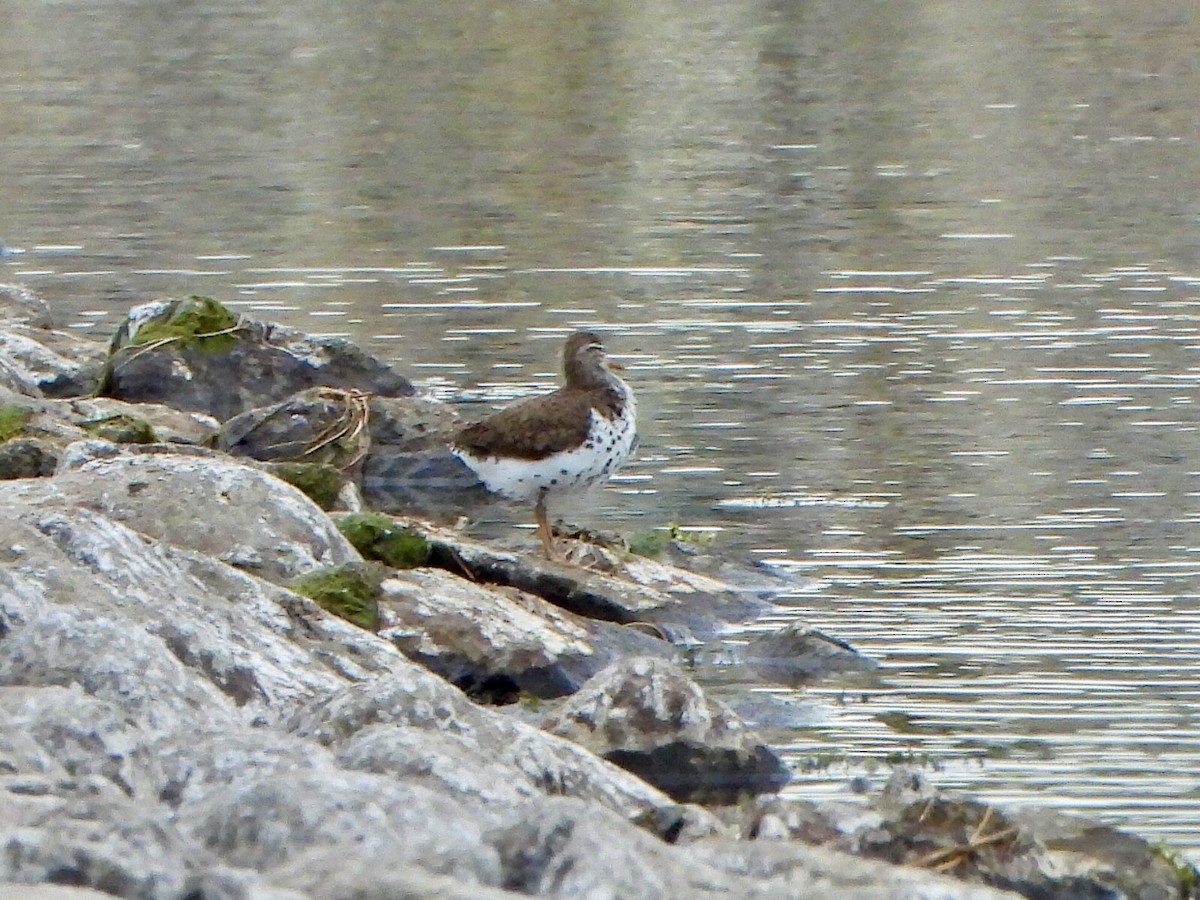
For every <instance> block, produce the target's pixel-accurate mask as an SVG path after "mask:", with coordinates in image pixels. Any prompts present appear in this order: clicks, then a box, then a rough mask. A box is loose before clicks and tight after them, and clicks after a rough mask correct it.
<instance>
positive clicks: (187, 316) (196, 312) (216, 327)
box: [130, 296, 238, 353]
mask: <svg viewBox="0 0 1200 900" xmlns="http://www.w3.org/2000/svg"><path fill="white" fill-rule="evenodd" d="M237 323H238V320H237V316H235V315H234V314H233V313H231V312H230V311H229V310H228V309H226V308H225V307H224V306H222V305H221V304H220V303H218V302H217V301H216V300H214V299H212V298H211V297H197V296H191V297H188V298H187V299H186V300H183V301H182V302H180V303H179V304H178V305H177V306H176V307H175V309H174V310H173V311H172V312H171V314H170V315H169V316H168V317H167V318H165V319H159V320H158V321H155V322H148V323H146V324H145V325H143V326H142V327H141V328H139V329H138V330H137V332H136V333H135V334H134V336H133V338H132V340H131V341H130V344H131V345H132V346H142V345H145V344H154V343H157V342H159V341H170V342H171V344H172V346H175V347H192V346H195V347H199V348H200V349H202V350H207V351H208V352H210V353H225V352H227V351H229V350H231V349H233V347H234V346H235V345H236V344H237V340H238V338H237V335H236V334H232V333H221V332H228V331H229V329H231V328H234V327H236V326H237Z"/></svg>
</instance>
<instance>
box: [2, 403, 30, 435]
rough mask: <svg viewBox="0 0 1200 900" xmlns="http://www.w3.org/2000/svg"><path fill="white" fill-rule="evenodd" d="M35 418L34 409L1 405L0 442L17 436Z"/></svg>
mask: <svg viewBox="0 0 1200 900" xmlns="http://www.w3.org/2000/svg"><path fill="white" fill-rule="evenodd" d="M31 418H33V410H31V409H26V408H25V407H24V406H13V405H10V404H5V405H3V406H0V443H3V442H4V441H7V440H9V439H11V438H15V437H16V436H17V435H19V434H20V433H21V432H22V431H24V430H25V426H26V425H27V424H28V423H29V420H30V419H31Z"/></svg>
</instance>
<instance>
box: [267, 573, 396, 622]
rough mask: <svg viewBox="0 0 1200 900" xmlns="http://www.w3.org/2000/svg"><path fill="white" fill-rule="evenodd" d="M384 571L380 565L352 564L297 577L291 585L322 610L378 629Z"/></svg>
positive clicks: (348, 620)
mask: <svg viewBox="0 0 1200 900" xmlns="http://www.w3.org/2000/svg"><path fill="white" fill-rule="evenodd" d="M382 582H383V573H382V572H381V571H380V567H379V566H372V565H367V566H363V565H359V564H355V563H349V564H347V565H344V566H336V567H334V568H329V569H322V570H320V571H318V572H313V573H312V574H310V575H304V576H302V577H301V578H297V579H296V580H295V581H293V582H292V583H291V584H290V585H288V587H290V588H291V589H292V590H293V591H295V592H296V593H297V594H302V595H304V596H305V597H308V598H310V599H312V600H315V601H316V602H317V603H318V604H319V605H320V607H321V608H322V609H324V610H327V611H328V612H331V613H333V614H334V615H335V616H341V617H342V618H343V619H345V620H346V621H347V622H353V623H354V624H355V625H357V626H358V627H360V628H365V629H367V630H368V631H374V630H375V629H376V628H377V627H378V626H379V597H380V594H381V589H380V585H381V584H382Z"/></svg>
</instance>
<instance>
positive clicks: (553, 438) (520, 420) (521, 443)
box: [454, 388, 623, 460]
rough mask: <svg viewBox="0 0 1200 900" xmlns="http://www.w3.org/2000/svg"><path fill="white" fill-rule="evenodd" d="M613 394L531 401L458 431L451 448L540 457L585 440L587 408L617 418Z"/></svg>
mask: <svg viewBox="0 0 1200 900" xmlns="http://www.w3.org/2000/svg"><path fill="white" fill-rule="evenodd" d="M622 406H623V401H622V397H621V395H620V394H619V393H618V392H617V391H615V390H609V389H601V390H595V391H579V390H566V389H564V388H559V389H558V390H556V391H554V393H552V394H547V395H545V396H543V397H530V398H528V399H525V400H521V401H519V402H517V403H514V404H513V405H512V406H508V407H505V408H504V409H502V410H500V411H499V412H497V413H493V414H492V415H490V416H488V417H487V418H486V419H483V420H482V421H479V422H476V423H474V424H473V425H468V426H466V427H465V428H463V429H462V430H461V431H459V433H458V434H457V435H456V436H455V439H454V444H455V446H457V447H460V448H461V449H463V450H466V451H468V452H469V453H471V454H473V455H474V456H480V457H488V456H511V457H514V458H516V459H530V460H537V459H545V458H546V457H547V456H550V455H551V454H552V453H559V452H561V451H563V450H570V449H571V448H572V447H578V446H580V445H581V444H583V443H584V441H586V440H587V435H588V426H589V425H590V424H591V416H590V415H589V413H590V411H591V409H592V407H596V409H597V410H598V411H599V412H600V414H601V415H603V416H605V417H606V418H614V417H616V416H618V415H620V414H621V408H622Z"/></svg>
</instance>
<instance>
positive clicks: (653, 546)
mask: <svg viewBox="0 0 1200 900" xmlns="http://www.w3.org/2000/svg"><path fill="white" fill-rule="evenodd" d="M715 539H716V535H714V534H711V533H709V532H703V531H695V530H690V529H688V528H685V527H683V526H681V525H676V524H675V523H674V522H672V523H671V524H670V525H667V526H665V527H663V528H654V529H651V530H650V531H643V532H641V533H639V534H636V535H634V536H633V537H632V538H631V539H630V541H629V552H630V553H632V554H633V555H634V556H646V557H649V558H650V559H658V558H659V557H661V556H662V555H663V554H664V553H666V552H667V551H668V550H672V549H677V550H682V551H685V552H691V553H695V552H696V551H699V550H701V549H703V548H705V547H708V546H709V545H711V544H712V543H713V541H714V540H715Z"/></svg>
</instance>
